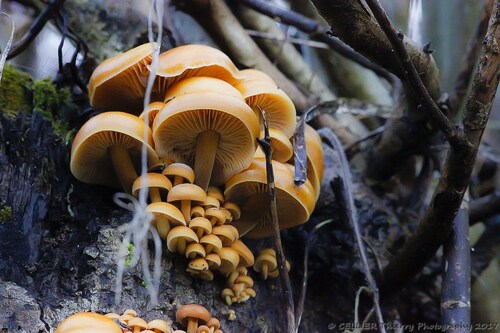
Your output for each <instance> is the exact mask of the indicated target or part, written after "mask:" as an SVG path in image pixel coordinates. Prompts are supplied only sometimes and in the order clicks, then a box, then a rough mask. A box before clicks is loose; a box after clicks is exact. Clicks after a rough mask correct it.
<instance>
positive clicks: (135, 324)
mask: <svg viewBox="0 0 500 333" xmlns="http://www.w3.org/2000/svg"><path fill="white" fill-rule="evenodd" d="M127 325H128V326H129V327H130V328H131V329H132V332H133V333H139V332H141V331H143V330H145V329H146V328H148V323H146V321H145V320H144V319H142V318H139V317H135V318H132V319H130V320H129V321H128V324H127Z"/></svg>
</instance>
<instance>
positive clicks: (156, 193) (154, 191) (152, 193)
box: [149, 187, 161, 202]
mask: <svg viewBox="0 0 500 333" xmlns="http://www.w3.org/2000/svg"><path fill="white" fill-rule="evenodd" d="M149 198H150V199H151V202H160V201H161V194H160V189H159V188H158V187H151V188H150V189H149Z"/></svg>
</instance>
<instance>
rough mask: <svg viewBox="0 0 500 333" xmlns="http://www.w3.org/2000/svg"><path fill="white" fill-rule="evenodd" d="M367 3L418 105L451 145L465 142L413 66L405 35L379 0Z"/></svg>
mask: <svg viewBox="0 0 500 333" xmlns="http://www.w3.org/2000/svg"><path fill="white" fill-rule="evenodd" d="M366 3H367V4H368V6H369V7H370V9H371V11H372V12H373V15H374V16H375V18H376V19H377V21H378V23H379V24H380V26H381V28H382V30H383V31H384V33H385V35H386V36H387V38H388V39H389V41H390V43H391V46H392V47H393V48H394V51H395V53H396V55H397V57H396V59H397V61H398V63H399V64H400V65H401V67H402V72H403V74H404V76H405V78H406V82H407V83H408V85H409V86H410V87H411V88H412V89H413V91H412V92H413V93H414V94H415V95H416V98H417V99H418V100H419V102H420V103H422V105H418V108H420V109H421V110H423V111H424V112H426V113H427V115H428V116H429V117H430V118H432V120H433V121H434V122H435V124H436V125H437V126H438V128H439V129H440V130H441V131H443V133H444V134H445V135H446V138H447V139H448V141H449V142H450V144H451V145H457V144H463V142H462V141H463V140H464V139H463V135H462V132H461V131H460V130H459V129H458V128H457V127H455V126H454V125H453V123H452V122H451V121H450V120H449V119H448V118H447V117H446V115H445V114H444V113H443V112H442V111H441V109H440V108H439V107H438V106H437V105H436V103H435V102H434V100H433V99H432V97H431V95H430V94H429V92H428V91H427V88H426V87H425V85H424V83H423V82H422V80H421V78H420V76H419V75H418V72H417V70H416V69H415V66H413V63H412V60H411V59H410V56H409V55H408V52H407V50H406V48H405V45H404V44H403V38H404V35H403V34H402V33H400V32H399V33H398V32H397V31H396V29H395V28H394V26H393V25H392V23H391V21H390V20H389V17H388V16H387V14H386V12H385V10H384V9H383V8H382V5H380V2H379V1H378V0H366Z"/></svg>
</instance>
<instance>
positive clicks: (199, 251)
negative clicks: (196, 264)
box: [186, 243, 206, 259]
mask: <svg viewBox="0 0 500 333" xmlns="http://www.w3.org/2000/svg"><path fill="white" fill-rule="evenodd" d="M205 255H206V252H205V248H204V247H203V245H201V244H199V243H190V244H188V246H187V247H186V258H187V259H195V258H197V257H200V258H205Z"/></svg>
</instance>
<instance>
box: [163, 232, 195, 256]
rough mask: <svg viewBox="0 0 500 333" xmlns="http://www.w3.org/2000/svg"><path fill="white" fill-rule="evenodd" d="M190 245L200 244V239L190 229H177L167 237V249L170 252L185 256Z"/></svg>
mask: <svg viewBox="0 0 500 333" xmlns="http://www.w3.org/2000/svg"><path fill="white" fill-rule="evenodd" d="M189 243H198V237H197V236H196V234H195V233H194V231H193V230H191V229H189V228H188V227H185V226H178V227H175V228H173V229H172V230H170V232H169V233H168V235H167V248H168V250H169V251H170V252H178V253H180V254H184V253H185V252H186V246H187V244H189Z"/></svg>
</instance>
